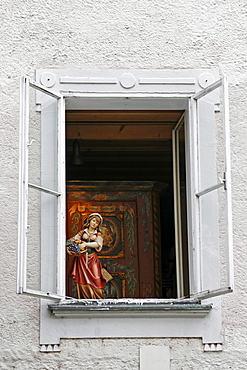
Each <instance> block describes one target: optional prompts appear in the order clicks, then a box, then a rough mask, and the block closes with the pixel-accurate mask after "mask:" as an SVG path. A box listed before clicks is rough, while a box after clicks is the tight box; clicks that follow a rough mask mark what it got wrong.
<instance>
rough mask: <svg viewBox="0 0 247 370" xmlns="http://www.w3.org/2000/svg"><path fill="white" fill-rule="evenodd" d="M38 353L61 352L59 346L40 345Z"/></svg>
mask: <svg viewBox="0 0 247 370" xmlns="http://www.w3.org/2000/svg"><path fill="white" fill-rule="evenodd" d="M40 352H46V353H48V352H61V349H60V345H59V344H41V345H40Z"/></svg>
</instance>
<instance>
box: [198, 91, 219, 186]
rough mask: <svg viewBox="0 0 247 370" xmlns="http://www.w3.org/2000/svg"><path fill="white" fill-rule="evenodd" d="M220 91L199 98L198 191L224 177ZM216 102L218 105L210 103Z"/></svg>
mask: <svg viewBox="0 0 247 370" xmlns="http://www.w3.org/2000/svg"><path fill="white" fill-rule="evenodd" d="M220 99H221V96H220V89H219V88H218V89H217V90H215V91H214V92H212V93H209V94H208V95H206V96H205V97H203V98H201V99H199V100H198V102H197V108H198V149H199V151H198V159H199V191H202V190H204V189H206V188H208V187H211V186H213V185H216V184H218V183H220V179H222V178H223V177H224V168H225V161H224V149H225V146H224V136H223V135H224V132H223V119H222V118H223V117H222V110H223V107H222V104H221V101H220ZM212 100H214V102H215V101H216V102H218V103H219V104H217V105H216V104H214V103H212Z"/></svg>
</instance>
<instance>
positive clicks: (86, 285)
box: [67, 213, 106, 299]
mask: <svg viewBox="0 0 247 370" xmlns="http://www.w3.org/2000/svg"><path fill="white" fill-rule="evenodd" d="M102 221H103V219H102V216H101V215H100V214H99V213H92V214H91V215H89V216H88V218H87V220H86V224H85V227H84V229H83V230H81V231H80V232H79V233H78V234H76V235H75V236H74V237H73V238H71V239H70V240H69V243H71V242H73V243H76V244H77V246H78V247H79V248H78V251H79V252H78V253H76V254H75V253H74V252H72V251H71V249H70V247H69V246H68V247H67V252H68V254H70V255H74V256H75V258H74V261H73V263H72V266H71V269H70V271H69V275H70V276H71V277H72V279H73V280H74V281H75V283H76V289H77V298H78V299H81V298H84V299H85V298H86V299H95V298H97V299H102V296H103V289H104V287H105V284H106V279H105V278H104V276H103V275H102V265H101V262H100V260H99V258H98V256H97V252H100V251H101V249H102V246H103V238H102V236H101V232H100V231H99V226H100V225H101V224H102ZM67 245H68V242H67ZM74 245H75V244H74ZM75 248H76V247H75Z"/></svg>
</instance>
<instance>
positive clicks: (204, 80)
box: [198, 72, 215, 89]
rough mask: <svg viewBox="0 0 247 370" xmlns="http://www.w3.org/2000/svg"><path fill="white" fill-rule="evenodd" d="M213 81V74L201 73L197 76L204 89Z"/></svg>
mask: <svg viewBox="0 0 247 370" xmlns="http://www.w3.org/2000/svg"><path fill="white" fill-rule="evenodd" d="M214 81H215V78H214V76H213V75H211V74H210V73H206V72H205V73H202V74H201V75H200V76H199V79H198V82H199V85H200V86H201V87H202V88H203V89H205V87H208V86H209V85H211V84H212V83H214Z"/></svg>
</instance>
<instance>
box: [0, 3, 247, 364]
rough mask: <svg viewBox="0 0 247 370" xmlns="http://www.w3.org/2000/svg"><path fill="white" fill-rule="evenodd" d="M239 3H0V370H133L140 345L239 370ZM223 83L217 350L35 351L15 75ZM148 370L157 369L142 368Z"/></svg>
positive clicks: (121, 345)
mask: <svg viewBox="0 0 247 370" xmlns="http://www.w3.org/2000/svg"><path fill="white" fill-rule="evenodd" d="M246 14H247V3H246V2H245V1H243V0H217V1H216V0H215V1H214V0H191V1H187V2H185V1H184V0H177V1H176V2H174V1H172V0H164V1H156V0H143V1H138V0H131V1H130V0H122V1H117V0H104V1H103V0H99V1H93V0H74V1H73V2H72V1H68V0H64V1H63V2H61V1H58V0H52V1H51V0H46V1H44V0H39V1H36V0H33V1H32V0H29V1H28V0H24V1H22V2H20V1H17V0H2V1H1V4H0V18H1V19H0V24H1V33H0V38H1V42H0V153H1V154H0V160H1V178H0V181H1V186H0V196H1V208H0V220H1V228H0V240H1V258H0V273H1V279H0V285H1V287H0V292H1V293H0V294H1V298H0V307H1V315H0V368H1V369H19V370H23V369H25V370H26V369H33V368H36V369H49V370H53V369H54V370H55V369H80V368H81V369H87V370H91V369H94V370H101V369H105V370H106V369H107V370H108V369H109V370H111V369H114V370H120V369H121V370H123V369H126V370H127V369H133V370H137V369H139V348H140V346H142V345H147V344H150V345H166V346H170V349H171V352H170V355H171V369H172V370H178V369H183V370H187V369H190V370H191V369H204V370H207V369H210V370H211V369H221V370H224V369H236V370H241V369H246V363H247V349H246V340H247V329H246V328H247V310H246V306H247V292H246V281H247V272H246V265H247V253H246V244H247V232H246V230H247V217H246V198H247V196H246V194H247V186H246V163H247V151H246V142H247V132H246V131H247V125H246V116H247V108H246V93H247V91H246V83H247V62H246V55H247V36H246V35H247V19H246ZM214 67H220V68H221V70H222V71H223V72H224V73H225V74H226V75H227V76H228V78H229V92H230V119H231V146H232V172H233V176H232V178H233V227H234V247H235V279H236V282H235V283H236V287H235V292H234V293H233V294H231V295H228V296H225V297H224V298H223V299H222V301H223V338H224V350H223V352H218V353H212V352H211V353H204V352H203V348H202V344H201V341H200V340H199V339H186V338H184V339H131V340H130V339H114V340H101V339H94V340H62V342H61V350H62V351H61V353H48V354H46V353H40V352H39V302H38V300H37V299H31V298H27V297H20V296H17V295H16V294H15V271H16V242H17V190H18V114H19V107H18V106H19V90H18V84H19V77H20V76H21V75H29V76H30V77H34V76H35V70H36V69H39V68H63V69H65V68H71V69H77V68H78V69H99V68H101V69H108V68H112V69H118V68H126V69H128V68H134V69H138V68H143V69H162V68H174V69H177V68H214ZM150 370H155V369H150Z"/></svg>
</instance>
